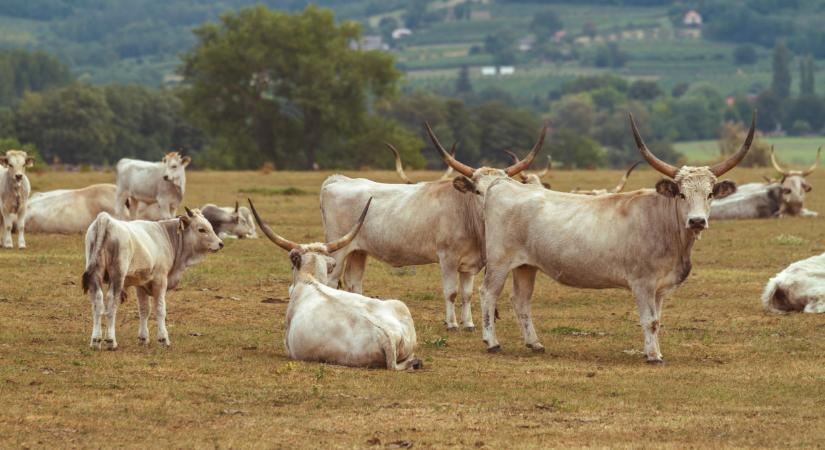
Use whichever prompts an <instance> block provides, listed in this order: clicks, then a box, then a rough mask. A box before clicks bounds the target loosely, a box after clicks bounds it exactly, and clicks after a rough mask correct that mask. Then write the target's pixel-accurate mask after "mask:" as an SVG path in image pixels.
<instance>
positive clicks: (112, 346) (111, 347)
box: [104, 339, 117, 351]
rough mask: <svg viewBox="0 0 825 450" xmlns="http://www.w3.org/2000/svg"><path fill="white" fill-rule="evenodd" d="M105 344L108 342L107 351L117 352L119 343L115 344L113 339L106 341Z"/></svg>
mask: <svg viewBox="0 0 825 450" xmlns="http://www.w3.org/2000/svg"><path fill="white" fill-rule="evenodd" d="M104 342H106V350H110V351H114V350H117V342H115V341H114V340H113V339H106V340H105V341H104Z"/></svg>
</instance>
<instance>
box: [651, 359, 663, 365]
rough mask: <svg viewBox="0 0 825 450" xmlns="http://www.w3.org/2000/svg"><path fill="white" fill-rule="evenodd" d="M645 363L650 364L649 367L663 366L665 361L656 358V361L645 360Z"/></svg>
mask: <svg viewBox="0 0 825 450" xmlns="http://www.w3.org/2000/svg"><path fill="white" fill-rule="evenodd" d="M647 363H648V364H651V365H657V366H658V365H664V364H665V360H664V359H661V358H657V359H648V360H647Z"/></svg>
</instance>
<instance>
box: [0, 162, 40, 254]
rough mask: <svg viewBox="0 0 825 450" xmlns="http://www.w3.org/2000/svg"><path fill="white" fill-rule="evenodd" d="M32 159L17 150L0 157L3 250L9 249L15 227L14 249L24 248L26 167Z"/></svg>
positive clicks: (26, 199)
mask: <svg viewBox="0 0 825 450" xmlns="http://www.w3.org/2000/svg"><path fill="white" fill-rule="evenodd" d="M33 165H34V158H33V157H31V156H29V155H28V154H27V153H26V152H24V151H21V150H9V151H7V152H6V154H5V155H3V156H0V225H2V226H3V247H4V248H12V240H11V232H12V227H13V226H14V227H16V228H17V247H18V248H20V249H24V248H26V202H27V201H28V199H29V193H30V192H31V185H30V184H29V178H28V177H27V176H26V168H27V167H32V166H33Z"/></svg>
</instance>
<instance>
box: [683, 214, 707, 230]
mask: <svg viewBox="0 0 825 450" xmlns="http://www.w3.org/2000/svg"><path fill="white" fill-rule="evenodd" d="M688 226H689V227H691V228H693V229H704V228H706V227H707V226H708V221H707V220H706V219H705V218H704V217H691V218H690V219H688Z"/></svg>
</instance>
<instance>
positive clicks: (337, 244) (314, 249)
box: [247, 197, 372, 284]
mask: <svg viewBox="0 0 825 450" xmlns="http://www.w3.org/2000/svg"><path fill="white" fill-rule="evenodd" d="M247 200H248V201H249V207H250V208H252V215H254V216H255V221H256V222H258V226H260V227H261V230H263V232H264V234H265V235H266V237H268V238H269V240H270V241H272V242H273V243H274V244H275V245H277V246H278V247H281V248H282V249H284V250H286V251H288V252H289V260H290V261H291V262H292V277H293V284H294V283H295V282H296V281H298V279H299V275H300V274H307V275H311V276H312V277H313V278H315V279H316V280H318V281H319V282H321V283H324V284H326V282H327V275H329V274H330V273H332V270H333V269H335V260H334V259H333V258H332V257H331V256H330V255H331V254H333V253H335V252H337V251H338V250H340V249H342V248H344V247H346V246H347V245H349V243H350V242H352V240H353V239H355V236H357V235H358V231H360V230H361V226H362V225H363V224H364V219H366V217H367V211H368V210H369V209H370V203H372V197H370V199H369V200H367V204H366V206H364V210H363V211H362V212H361V217H359V218H358V222H356V223H355V225H354V226H353V227H352V229H351V230H350V231H349V233H347V234H345V235H343V236H341V237H340V238H338V239H336V240H335V241H332V242H327V243H321V242H315V243H311V244H297V243H295V242H292V241H290V240H289V239H286V238H283V237H281V236H279V235H278V234H276V233H275V232H274V231H272V228H270V227H269V225H267V224H266V222H264V220H263V219H261V216H260V215H258V211H257V210H256V209H255V205H254V204H253V203H252V200H249V199H247Z"/></svg>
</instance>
